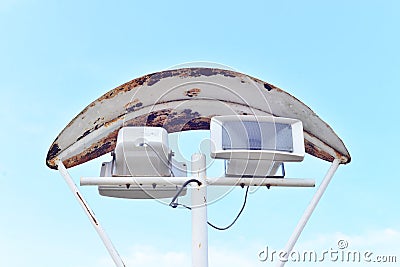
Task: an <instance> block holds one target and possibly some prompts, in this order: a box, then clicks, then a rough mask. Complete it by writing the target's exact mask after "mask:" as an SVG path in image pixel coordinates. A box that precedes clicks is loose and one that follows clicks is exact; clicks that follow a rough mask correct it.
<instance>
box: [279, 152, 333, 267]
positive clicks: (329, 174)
mask: <svg viewBox="0 0 400 267" xmlns="http://www.w3.org/2000/svg"><path fill="white" fill-rule="evenodd" d="M339 164H340V160H339V159H335V160H333V162H332V164H331V167H330V168H329V170H328V172H327V173H326V175H325V178H324V180H323V181H322V183H321V185H320V186H319V187H318V190H317V191H316V192H315V194H314V196H313V198H312V199H311V201H310V203H309V204H308V207H307V209H306V210H305V211H304V213H303V216H302V217H301V218H300V221H299V222H298V224H297V226H296V228H295V229H294V231H293V234H292V235H291V237H290V238H289V241H288V242H287V244H286V246H285V249H284V250H283V251H284V252H285V253H286V257H284V259H283V260H281V261H278V263H277V264H276V266H277V267H283V266H284V265H285V263H286V262H287V258H288V256H289V253H290V252H291V251H292V249H293V247H294V245H295V244H296V242H297V240H298V239H299V236H300V234H301V232H302V231H303V229H304V227H305V226H306V224H307V222H308V219H310V217H311V214H312V213H313V211H314V209H315V207H316V206H317V204H318V202H319V200H320V199H321V197H322V195H323V194H324V192H325V190H326V188H327V187H328V185H329V182H330V181H331V179H332V177H333V175H334V174H335V172H336V170H337V168H338V167H339Z"/></svg>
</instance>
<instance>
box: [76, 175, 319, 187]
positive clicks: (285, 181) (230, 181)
mask: <svg viewBox="0 0 400 267" xmlns="http://www.w3.org/2000/svg"><path fill="white" fill-rule="evenodd" d="M189 179H190V177H167V178H166V177H121V176H118V177H82V178H81V180H80V185H81V186H87V185H97V186H101V185H116V186H117V185H126V184H130V185H143V186H148V185H153V184H156V185H157V186H169V185H177V186H180V185H182V184H183V183H184V182H186V181H187V180H189ZM206 183H207V185H213V186H214V185H219V186H240V185H250V186H267V185H268V186H285V187H314V186H315V180H314V179H298V178H241V177H218V178H214V177H207V178H206Z"/></svg>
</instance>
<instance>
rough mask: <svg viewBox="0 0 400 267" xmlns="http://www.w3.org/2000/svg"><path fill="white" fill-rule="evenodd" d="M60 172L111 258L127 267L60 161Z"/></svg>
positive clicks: (119, 266) (116, 263) (121, 265)
mask: <svg viewBox="0 0 400 267" xmlns="http://www.w3.org/2000/svg"><path fill="white" fill-rule="evenodd" d="M58 171H59V172H60V174H61V176H62V177H63V178H64V180H65V182H66V183H67V185H68V187H69V189H70V190H71V192H72V194H73V195H74V197H75V199H76V200H77V201H78V203H79V204H80V205H81V207H82V209H83V211H84V212H85V213H86V215H87V216H88V218H89V221H90V222H91V223H92V225H93V227H94V229H95V230H96V232H97V234H98V235H99V236H100V238H101V241H103V244H104V245H105V247H106V249H107V251H108V253H110V256H111V258H112V259H113V261H114V263H115V266H117V267H125V264H124V262H123V261H122V259H121V257H120V256H119V254H118V252H117V250H116V249H115V247H114V245H113V244H112V243H111V240H110V239H109V237H108V236H107V234H106V232H105V231H104V230H103V228H102V227H101V225H100V223H99V221H98V220H97V219H96V216H95V215H94V212H93V211H92V210H91V209H90V207H89V205H88V204H87V202H86V201H85V199H84V198H83V196H82V194H81V193H80V192H79V190H78V188H77V187H76V185H75V183H74V180H73V179H72V177H71V175H70V174H69V173H68V171H67V169H66V168H65V166H64V164H63V163H62V161H61V160H60V161H59V162H58Z"/></svg>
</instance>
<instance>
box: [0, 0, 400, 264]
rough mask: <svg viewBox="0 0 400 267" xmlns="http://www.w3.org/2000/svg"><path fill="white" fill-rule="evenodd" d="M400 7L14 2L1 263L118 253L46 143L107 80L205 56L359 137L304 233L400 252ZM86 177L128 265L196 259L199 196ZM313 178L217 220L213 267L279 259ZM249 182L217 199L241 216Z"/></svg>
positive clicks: (2, 62)
mask: <svg viewBox="0 0 400 267" xmlns="http://www.w3.org/2000/svg"><path fill="white" fill-rule="evenodd" d="M399 11H400V4H399V2H398V1H332V2H327V1H241V2H232V1H218V3H216V1H215V2H214V1H201V2H187V1H159V2H154V1H108V2H106V1H34V0H3V1H1V2H0V36H1V42H0V90H1V92H2V94H1V95H2V97H1V98H0V101H1V104H0V116H1V117H0V119H1V122H2V131H1V132H0V136H1V140H3V142H2V148H3V151H2V153H1V156H0V188H1V194H0V203H1V204H0V205H1V206H0V207H1V217H2V219H1V220H0V240H1V241H0V265H1V266H28V265H29V266H32V267H34V266H53V265H55V264H56V265H57V266H59V267H63V266H71V267H72V266H73V267H80V266H112V262H111V260H110V259H109V258H108V255H107V252H106V250H105V249H104V248H103V246H102V244H101V243H100V240H99V238H98V237H97V236H96V233H95V231H94V230H93V229H92V226H91V225H90V223H89V221H88V220H87V219H86V218H85V216H84V214H83V212H82V210H81V209H80V207H79V206H78V204H77V203H76V202H75V200H74V199H73V198H72V195H71V194H70V192H69V191H68V188H67V187H66V185H65V183H64V181H63V180H62V179H61V177H60V176H59V174H58V173H57V172H56V171H53V170H50V169H48V168H47V167H46V165H45V156H46V153H47V150H48V148H49V146H50V144H51V142H52V141H53V140H54V138H55V137H56V136H57V134H58V133H59V132H60V131H61V130H62V129H63V128H64V126H65V125H66V124H67V123H68V122H69V121H70V120H71V119H72V118H73V117H74V116H75V115H76V114H77V113H78V112H80V111H81V110H82V109H83V108H84V107H85V106H86V105H87V104H89V103H90V102H91V101H93V100H94V99H96V98H97V97H99V96H100V95H102V94H103V93H105V92H107V91H108V90H110V89H112V88H114V87H116V86H118V85H120V84H122V83H124V82H126V81H129V80H131V79H133V78H135V77H139V76H141V75H144V74H147V73H150V72H155V71H159V70H163V69H165V68H168V67H170V66H172V65H176V64H180V63H184V62H193V61H210V62H217V63H221V64H225V65H227V66H230V67H232V68H234V69H236V70H238V71H240V72H243V73H246V74H249V75H251V76H254V77H257V78H260V79H262V80H264V81H267V82H270V83H272V84H274V85H276V86H278V87H280V88H283V89H285V90H286V91H288V92H289V93H291V94H293V95H294V96H296V97H297V98H299V99H301V100H302V101H303V102H304V103H306V104H307V105H309V106H310V107H311V108H312V109H313V110H314V111H315V112H316V113H317V114H319V115H320V116H321V117H322V118H323V119H324V120H325V121H326V122H328V123H329V124H330V125H331V126H332V127H333V129H334V130H335V131H336V132H337V133H338V135H339V136H340V137H341V138H342V139H343V140H344V142H345V144H346V145H347V147H348V149H349V151H350V153H351V155H352V162H351V163H350V164H349V165H346V166H342V167H340V168H339V170H338V172H337V174H336V175H335V177H334V179H333V181H332V183H331V185H330V187H329V188H328V190H327V193H326V194H325V195H324V196H323V198H322V200H321V202H320V204H319V206H318V207H317V209H316V211H315V213H314V214H313V216H312V217H311V219H310V222H309V224H308V225H307V226H306V229H305V230H304V232H303V234H302V235H301V237H300V240H299V243H298V245H297V248H299V249H301V248H304V249H315V250H318V251H321V250H323V249H329V248H331V247H335V246H336V243H337V241H338V240H340V239H345V240H347V241H348V242H349V248H351V249H354V250H361V251H365V250H370V251H373V252H375V254H376V255H378V254H381V255H397V260H398V261H400V250H399V247H400V243H399V242H400V241H399V240H400V215H399V213H398V202H399V194H398V188H399V186H400V182H399V179H398V178H399V177H398V174H397V173H398V170H397V169H396V168H395V167H396V166H397V164H398V159H399V156H398V151H399V148H400V145H399V142H398V131H399V130H400V127H399V126H398V123H397V122H398V119H397V115H400V114H399V111H398V106H399V105H398V99H399V96H400V94H399V93H398V88H399V85H400V79H399V74H400V54H399V52H398V47H400V38H399V34H398V33H399V30H398V29H399V25H400V18H399V16H398V13H399ZM185 138H186V139H184V138H182V140H183V141H182V142H186V143H190V142H192V140H193V139H192V138H193V136H188V137H185ZM185 140H186V141H185ZM196 149H197V147H196V148H194V151H195V150H196ZM187 153H188V154H190V153H191V152H189V151H188V152H187ZM100 162H101V161H100V160H97V161H93V162H90V163H88V164H85V165H82V166H79V167H76V168H73V169H72V170H71V174H72V175H73V176H74V178H75V179H76V182H77V183H78V180H79V177H80V176H94V175H97V174H98V172H99V166H100ZM328 167H329V164H328V163H326V162H322V161H320V160H317V159H315V158H312V157H306V159H305V161H304V163H302V164H298V165H290V166H288V167H287V174H288V176H289V177H307V178H308V177H310V178H315V179H316V180H317V183H319V182H320V181H321V179H322V177H323V175H324V174H325V172H326V170H327V169H328ZM81 189H82V192H83V193H84V194H85V196H86V197H87V200H88V202H89V203H90V204H91V206H92V208H93V209H94V211H95V212H96V215H97V216H98V218H99V219H100V221H101V222H102V224H103V227H104V228H105V229H106V231H107V232H108V234H109V235H110V236H111V238H112V240H113V242H114V244H115V245H116V247H117V248H118V250H119V252H120V254H121V255H122V257H123V258H124V260H125V261H126V262H127V263H128V266H159V265H160V263H162V264H163V265H164V266H176V265H179V266H190V242H191V241H190V237H191V229H190V213H189V212H188V211H187V210H183V209H177V210H172V209H170V208H168V207H167V206H165V205H162V204H160V203H158V202H156V201H129V200H121V199H109V198H103V197H100V196H99V195H98V194H97V190H96V188H94V187H87V188H86V187H85V188H81ZM314 192H315V189H304V188H303V189H301V188H293V189H285V188H273V189H271V190H269V191H268V190H266V189H264V188H262V189H259V190H257V191H256V192H254V193H252V194H250V195H249V198H248V204H247V206H246V209H245V211H244V212H243V215H242V217H241V218H240V219H239V220H238V222H237V223H236V224H235V226H234V227H233V228H232V229H230V230H228V231H226V232H216V231H214V230H213V229H209V246H210V266H226V265H229V266H232V267H233V266H243V265H246V266H262V265H265V266H269V265H268V263H266V262H259V261H258V259H257V253H258V251H259V250H261V249H262V248H263V247H265V246H266V245H268V246H269V247H270V248H273V249H277V250H279V249H280V248H282V246H283V245H284V244H285V242H286V241H287V239H288V238H289V236H290V234H291V231H292V230H293V228H294V226H295V225H296V223H297V220H298V218H299V217H300V216H301V214H302V212H303V210H304V208H305V206H306V205H307V203H308V201H309V200H310V199H311V196H312V193H314ZM243 193H244V192H243V190H240V189H235V190H234V191H233V192H232V193H231V194H229V195H228V196H227V197H226V198H224V199H222V200H221V201H219V202H217V203H216V204H214V205H211V206H210V208H209V219H210V221H213V222H215V223H217V224H220V225H225V224H228V223H229V222H230V221H231V220H232V219H233V218H234V216H235V215H236V213H237V211H238V210H239V208H240V205H241V204H242V200H243ZM329 264H331V265H329ZM328 265H329V266H339V265H340V263H327V264H326V265H325V266H328ZM349 265H350V264H349ZM356 265H359V266H361V264H356ZM381 265H382V264H379V266H381ZM394 265H395V264H386V265H384V266H394ZM288 266H303V265H302V264H300V263H292V264H291V265H289V264H288ZM307 266H309V265H307ZM368 266H374V264H372V263H371V264H368ZM376 266H378V265H376Z"/></svg>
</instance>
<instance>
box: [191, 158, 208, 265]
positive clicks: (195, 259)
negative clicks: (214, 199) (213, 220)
mask: <svg viewBox="0 0 400 267" xmlns="http://www.w3.org/2000/svg"><path fill="white" fill-rule="evenodd" d="M192 176H193V178H195V179H197V180H199V181H200V182H201V186H198V185H197V184H196V185H195V186H194V187H193V189H192V191H191V192H192V267H208V230H207V227H208V225H207V182H206V158H205V156H204V154H193V155H192Z"/></svg>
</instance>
